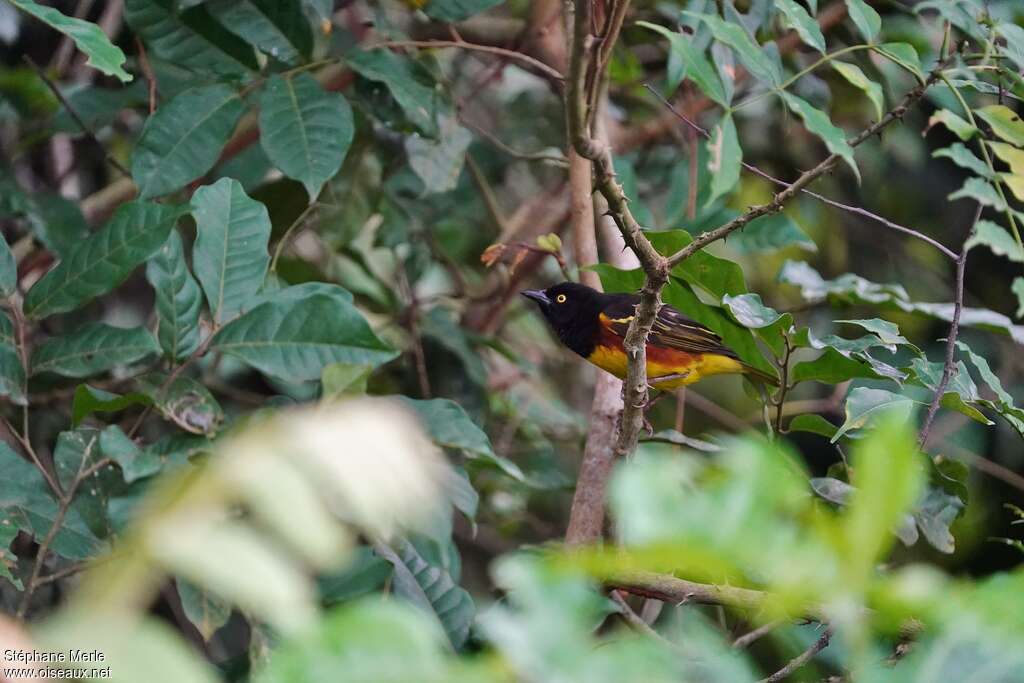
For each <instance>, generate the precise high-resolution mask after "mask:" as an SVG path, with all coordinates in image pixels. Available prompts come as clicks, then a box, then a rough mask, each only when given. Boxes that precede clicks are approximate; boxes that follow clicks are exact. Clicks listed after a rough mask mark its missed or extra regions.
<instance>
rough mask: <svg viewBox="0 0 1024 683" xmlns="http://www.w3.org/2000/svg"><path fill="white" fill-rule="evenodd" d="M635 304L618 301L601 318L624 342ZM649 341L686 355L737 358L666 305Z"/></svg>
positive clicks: (719, 340) (633, 300)
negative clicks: (712, 354) (603, 317)
mask: <svg viewBox="0 0 1024 683" xmlns="http://www.w3.org/2000/svg"><path fill="white" fill-rule="evenodd" d="M638 301H639V298H638V297H636V296H630V297H621V298H619V297H617V298H616V300H615V301H613V302H612V303H610V304H609V305H608V306H607V307H606V308H605V309H604V311H603V312H604V315H605V317H607V318H608V319H609V321H608V327H609V328H610V329H611V331H612V332H614V333H615V334H616V335H618V336H620V337H623V338H625V336H626V331H627V330H628V329H629V323H630V322H631V321H632V320H633V314H634V311H635V307H636V304H637V303H638ZM648 340H649V343H650V344H652V345H654V346H660V347H663V348H669V349H676V350H677V351H684V352H686V353H715V354H720V355H722V356H728V357H729V358H737V356H736V354H735V353H733V352H732V351H731V350H730V349H728V348H726V347H725V346H724V345H723V344H722V338H721V337H719V336H718V335H717V334H715V333H714V332H713V331H711V330H709V329H708V328H707V327H705V326H704V325H701V324H700V323H699V322H697V321H696V320H692V319H691V318H688V317H686V316H685V315H683V314H682V313H680V312H679V311H677V310H676V309H674V308H672V307H671V306H669V305H668V304H665V305H663V306H662V307H661V310H660V311H658V317H657V318H655V320H654V327H652V328H651V335H650V337H648Z"/></svg>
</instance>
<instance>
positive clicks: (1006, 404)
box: [956, 278, 1024, 434]
mask: <svg viewBox="0 0 1024 683" xmlns="http://www.w3.org/2000/svg"><path fill="white" fill-rule="evenodd" d="M1018 279H1020V278H1018ZM956 346H957V348H958V349H959V350H960V351H961V352H963V353H965V354H967V357H968V358H969V359H970V361H971V363H972V364H973V365H974V367H975V368H977V370H978V374H979V375H981V379H982V380H983V381H984V382H985V384H986V385H987V386H988V388H989V389H990V390H991V391H992V393H993V394H995V396H996V400H995V401H984V402H982V403H983V405H987V406H989V407H991V408H992V409H993V410H995V411H996V412H997V413H999V414H1000V415H1001V416H1002V417H1003V418H1005V419H1006V421H1007V422H1009V423H1010V424H1011V425H1012V426H1013V427H1014V429H1016V430H1017V431H1018V432H1019V433H1022V434H1024V409H1021V408H1018V407H1016V406H1015V405H1014V404H1013V396H1011V395H1010V394H1009V392H1007V391H1006V390H1005V389H1004V388H1003V383H1002V382H1001V381H1000V379H999V376H998V375H996V373H994V372H992V368H991V366H989V364H988V360H986V359H985V357H984V356H982V355H980V354H977V353H974V351H972V350H971V348H970V347H969V346H967V344H965V343H964V342H962V341H957V343H956ZM964 372H966V370H964Z"/></svg>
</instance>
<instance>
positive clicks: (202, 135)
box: [132, 84, 245, 199]
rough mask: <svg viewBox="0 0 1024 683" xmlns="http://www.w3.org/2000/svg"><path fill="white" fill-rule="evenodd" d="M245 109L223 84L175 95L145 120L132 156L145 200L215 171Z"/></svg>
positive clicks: (133, 170)
mask: <svg viewBox="0 0 1024 683" xmlns="http://www.w3.org/2000/svg"><path fill="white" fill-rule="evenodd" d="M244 111H245V105H244V104H243V103H242V98H241V97H239V95H238V93H237V92H235V91H234V90H232V89H231V88H229V87H227V86H226V85H219V84H218V85H204V86H199V87H197V88H191V89H189V90H186V91H184V92H182V93H180V94H179V95H177V96H176V97H175V98H174V99H172V100H171V101H170V102H167V103H166V104H164V105H163V106H161V107H160V108H159V109H157V110H156V112H155V113H154V114H153V115H152V116H150V117H149V118H148V119H146V125H145V127H144V128H143V129H142V136H141V137H140V138H139V143H138V145H137V146H136V147H135V151H134V152H133V153H132V179H133V180H134V181H135V184H136V185H138V186H139V196H140V197H142V198H143V199H146V198H149V197H157V196H160V195H165V194H168V193H169V192H174V191H175V190H179V189H181V188H182V187H184V186H185V185H187V184H188V183H190V182H192V181H193V180H195V179H196V178H199V177H200V176H202V175H204V174H205V173H206V172H207V171H209V170H210V169H211V168H213V165H214V164H215V163H216V162H217V158H218V157H219V156H220V151H221V148H222V147H224V143H225V142H227V140H228V138H229V137H231V133H232V132H233V131H234V130H235V126H236V125H237V124H238V120H239V119H240V118H241V117H242V113H243V112H244Z"/></svg>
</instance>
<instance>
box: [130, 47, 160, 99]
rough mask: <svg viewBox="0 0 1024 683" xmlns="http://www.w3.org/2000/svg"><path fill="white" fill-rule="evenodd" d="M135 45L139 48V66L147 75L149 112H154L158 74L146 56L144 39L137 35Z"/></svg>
mask: <svg viewBox="0 0 1024 683" xmlns="http://www.w3.org/2000/svg"><path fill="white" fill-rule="evenodd" d="M135 45H136V46H137V47H138V50H139V67H140V68H141V69H142V74H143V75H144V76H145V77H146V84H147V86H148V89H149V113H150V114H152V113H153V112H155V111H156V74H155V73H153V67H152V66H150V64H149V57H147V56H146V46H145V45H143V44H142V39H141V38H139V37H138V36H136V37H135Z"/></svg>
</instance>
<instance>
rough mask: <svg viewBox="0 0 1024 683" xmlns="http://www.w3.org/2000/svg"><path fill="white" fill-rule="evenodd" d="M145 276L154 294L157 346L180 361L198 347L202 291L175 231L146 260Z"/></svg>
mask: <svg viewBox="0 0 1024 683" xmlns="http://www.w3.org/2000/svg"><path fill="white" fill-rule="evenodd" d="M146 279H147V280H149V284H150V285H152V287H153V291H154V292H155V293H156V302H155V303H154V308H155V309H156V324H157V330H156V336H157V340H158V341H159V342H160V348H162V349H163V350H164V353H165V354H167V356H168V357H170V358H171V359H172V360H184V359H185V358H187V357H188V356H189V355H190V354H191V353H192V352H193V351H195V350H196V348H198V347H199V311H200V310H201V309H202V307H203V293H202V292H201V291H200V290H199V285H198V284H196V280H195V278H194V277H192V273H191V272H189V269H188V264H187V263H186V262H185V251H184V248H183V247H182V244H181V235H179V234H178V231H177V230H171V234H170V236H169V237H168V239H167V243H166V244H164V246H162V247H161V248H160V251H158V252H157V253H156V254H154V255H153V256H152V257H151V258H150V259H149V262H148V263H147V264H146Z"/></svg>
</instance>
